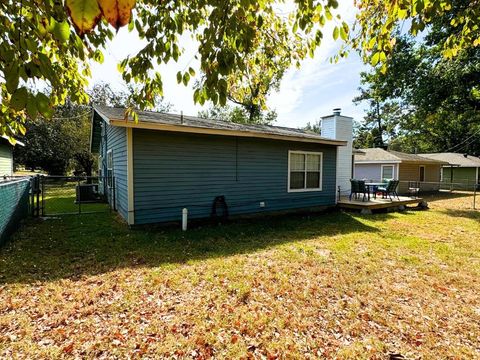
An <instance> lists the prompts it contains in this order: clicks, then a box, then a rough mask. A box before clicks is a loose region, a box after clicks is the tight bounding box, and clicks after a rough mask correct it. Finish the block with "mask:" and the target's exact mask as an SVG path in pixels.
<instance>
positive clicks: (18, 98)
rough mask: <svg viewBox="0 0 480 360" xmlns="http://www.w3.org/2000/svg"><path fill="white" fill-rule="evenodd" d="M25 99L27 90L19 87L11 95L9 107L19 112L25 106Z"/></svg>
mask: <svg viewBox="0 0 480 360" xmlns="http://www.w3.org/2000/svg"><path fill="white" fill-rule="evenodd" d="M27 99H28V91H27V88H25V87H21V88H19V89H17V90H15V91H14V93H13V94H12V98H11V99H10V106H11V107H12V108H13V109H15V110H17V111H21V110H23V109H24V108H25V105H26V104H27Z"/></svg>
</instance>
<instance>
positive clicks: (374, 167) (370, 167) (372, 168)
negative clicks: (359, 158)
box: [354, 164, 382, 181]
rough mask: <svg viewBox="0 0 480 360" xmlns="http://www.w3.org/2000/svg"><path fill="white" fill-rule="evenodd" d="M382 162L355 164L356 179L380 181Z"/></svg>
mask: <svg viewBox="0 0 480 360" xmlns="http://www.w3.org/2000/svg"><path fill="white" fill-rule="evenodd" d="M381 171H382V166H381V164H355V174H354V177H355V179H367V180H372V181H380V177H381Z"/></svg>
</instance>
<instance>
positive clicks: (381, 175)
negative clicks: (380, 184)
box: [380, 164, 395, 180]
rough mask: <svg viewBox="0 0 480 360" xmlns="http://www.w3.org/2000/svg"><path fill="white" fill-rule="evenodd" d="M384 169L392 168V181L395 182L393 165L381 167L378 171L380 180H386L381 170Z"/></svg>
mask: <svg viewBox="0 0 480 360" xmlns="http://www.w3.org/2000/svg"><path fill="white" fill-rule="evenodd" d="M385 167H391V168H392V180H395V165H393V164H386V165H383V164H382V165H381V169H380V180H383V179H386V177H384V176H383V169H384V168H385Z"/></svg>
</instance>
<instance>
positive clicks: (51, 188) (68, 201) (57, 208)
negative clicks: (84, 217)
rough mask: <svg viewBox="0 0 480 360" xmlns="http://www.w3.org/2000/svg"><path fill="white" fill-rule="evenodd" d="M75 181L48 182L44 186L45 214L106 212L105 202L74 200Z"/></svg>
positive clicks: (106, 205)
mask: <svg viewBox="0 0 480 360" xmlns="http://www.w3.org/2000/svg"><path fill="white" fill-rule="evenodd" d="M76 186H77V181H58V182H56V183H53V182H49V183H47V184H45V187H44V191H45V194H44V201H45V209H44V214H45V215H52V216H53V215H61V214H77V213H79V212H83V213H88V212H103V211H105V212H107V211H109V209H110V208H109V206H108V204H106V203H88V202H84V203H82V204H80V206H79V204H78V203H76V202H75V200H76Z"/></svg>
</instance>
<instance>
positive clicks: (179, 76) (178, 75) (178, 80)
mask: <svg viewBox="0 0 480 360" xmlns="http://www.w3.org/2000/svg"><path fill="white" fill-rule="evenodd" d="M181 82H182V72H181V71H179V72H177V83H179V84H180V83H181Z"/></svg>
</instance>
